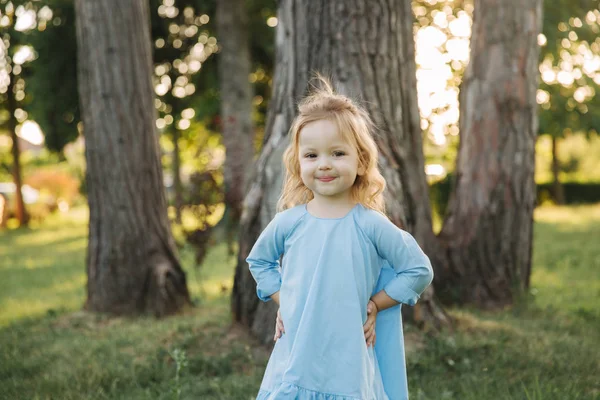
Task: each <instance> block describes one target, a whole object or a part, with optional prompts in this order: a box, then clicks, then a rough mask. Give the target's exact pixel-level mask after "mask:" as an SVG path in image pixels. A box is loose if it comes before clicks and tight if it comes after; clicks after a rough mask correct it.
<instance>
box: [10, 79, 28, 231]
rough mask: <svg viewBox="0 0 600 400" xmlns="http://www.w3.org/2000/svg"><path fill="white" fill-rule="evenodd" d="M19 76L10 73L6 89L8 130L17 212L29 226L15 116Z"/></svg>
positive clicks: (18, 218) (21, 220) (22, 224)
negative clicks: (16, 85) (10, 141)
mask: <svg viewBox="0 0 600 400" xmlns="http://www.w3.org/2000/svg"><path fill="white" fill-rule="evenodd" d="M16 79H17V77H16V76H15V75H14V74H13V73H12V71H11V72H10V73H9V83H8V88H7V91H6V99H7V100H6V103H7V111H8V131H9V132H10V138H11V140H12V147H11V152H12V157H13V168H12V175H13V182H14V183H15V212H16V216H17V220H18V221H19V226H27V224H28V223H29V215H28V214H27V209H26V208H25V201H24V200H23V191H22V188H23V178H22V172H21V149H19V137H18V136H17V118H16V117H15V111H16V109H17V99H16V97H15V95H16V93H15V83H16V82H15V81H16Z"/></svg>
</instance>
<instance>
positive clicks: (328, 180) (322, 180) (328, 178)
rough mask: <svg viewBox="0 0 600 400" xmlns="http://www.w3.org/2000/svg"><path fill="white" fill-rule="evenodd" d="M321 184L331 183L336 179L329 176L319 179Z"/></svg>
mask: <svg viewBox="0 0 600 400" xmlns="http://www.w3.org/2000/svg"><path fill="white" fill-rule="evenodd" d="M318 179H319V180H320V181H321V182H331V181H332V180H334V179H335V178H334V177H331V176H328V177H326V178H318Z"/></svg>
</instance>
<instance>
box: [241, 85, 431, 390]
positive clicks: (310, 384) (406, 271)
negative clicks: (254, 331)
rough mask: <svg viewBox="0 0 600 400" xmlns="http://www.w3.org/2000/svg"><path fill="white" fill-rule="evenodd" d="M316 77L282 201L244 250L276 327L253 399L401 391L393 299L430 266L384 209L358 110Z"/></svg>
mask: <svg viewBox="0 0 600 400" xmlns="http://www.w3.org/2000/svg"><path fill="white" fill-rule="evenodd" d="M318 79H319V80H320V81H321V86H322V88H321V89H315V90H314V91H313V93H312V94H310V95H309V96H308V97H306V98H305V99H304V100H303V101H302V102H301V103H300V105H299V114H298V116H297V117H296V119H295V120H294V122H293V124H292V128H291V130H290V135H291V136H290V137H291V143H290V145H289V147H288V148H287V150H286V152H285V154H284V157H283V159H284V163H285V166H286V169H287V173H286V179H285V184H284V188H283V194H282V196H281V198H280V200H279V210H283V211H280V212H279V213H277V215H275V217H274V219H273V220H272V221H271V222H270V223H269V225H268V226H267V227H266V228H265V230H264V231H263V232H262V234H261V235H260V237H259V238H258V240H257V241H256V243H255V245H254V247H253V248H252V250H251V252H250V254H249V255H248V258H247V259H246V261H247V262H248V264H249V266H250V271H251V273H252V275H253V277H254V279H255V280H256V283H257V294H258V297H259V298H260V299H261V300H263V301H269V300H271V299H272V300H274V301H275V302H276V303H277V304H278V305H279V313H278V315H279V318H278V323H281V324H280V325H279V329H278V330H280V331H283V327H284V326H285V331H283V332H284V334H283V335H280V334H279V333H276V337H275V339H276V340H277V341H276V343H275V347H274V349H273V353H272V354H271V358H270V359H269V363H268V365H267V369H266V371H265V375H264V378H263V381H262V385H261V388H260V391H259V393H258V397H257V400H267V399H268V400H275V399H277V400H280V399H285V400H291V399H302V400H309V399H310V400H350V399H353V400H354V399H361V400H386V399H390V400H401V399H408V390H407V385H406V371H405V360H404V344H403V336H402V317H401V314H400V306H399V304H401V303H403V304H409V305H414V304H415V303H416V302H417V300H418V299H419V295H420V294H421V293H422V292H423V290H425V288H426V287H427V286H428V285H429V284H430V283H431V280H432V279H433V272H432V269H431V264H430V262H429V259H428V258H427V256H426V255H425V254H424V253H423V252H422V251H421V249H420V248H419V246H418V244H417V243H416V241H415V240H414V239H413V237H412V236H411V235H410V234H408V233H407V232H405V231H403V230H401V229H399V228H397V227H396V226H395V225H394V224H393V223H392V222H390V221H389V219H388V218H387V217H386V216H385V214H383V213H384V200H383V194H382V193H383V191H384V189H385V180H384V178H383V177H382V176H381V174H380V172H379V170H378V166H377V158H378V155H377V147H376V144H375V141H374V140H373V137H372V131H373V125H372V123H371V120H370V118H369V116H368V114H367V112H366V111H365V110H364V109H362V108H360V107H359V106H357V105H356V104H354V103H353V102H352V101H351V100H349V99H348V98H347V97H345V96H342V95H339V94H336V93H334V92H333V90H332V89H331V86H330V85H329V83H328V82H327V81H325V80H324V79H323V78H320V77H319V78H318ZM282 255H284V257H283V259H282V262H281V265H280V258H281V256H282ZM375 321H377V331H376V332H375ZM376 337H377V341H375V338H376Z"/></svg>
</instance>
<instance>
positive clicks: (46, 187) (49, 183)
mask: <svg viewBox="0 0 600 400" xmlns="http://www.w3.org/2000/svg"><path fill="white" fill-rule="evenodd" d="M25 183H26V184H28V185H29V186H31V187H33V188H35V189H37V190H39V191H40V194H41V195H42V197H44V198H47V199H48V200H47V201H46V202H47V203H50V204H49V206H50V208H56V207H57V206H58V205H59V204H60V203H61V202H65V203H66V204H67V205H68V206H71V205H72V204H73V202H74V201H75V199H76V197H77V196H78V194H79V180H78V179H77V178H75V177H73V176H72V175H70V174H68V173H66V172H64V171H61V170H53V169H44V170H38V171H36V172H34V173H32V174H31V175H29V176H28V177H27V178H26V179H25Z"/></svg>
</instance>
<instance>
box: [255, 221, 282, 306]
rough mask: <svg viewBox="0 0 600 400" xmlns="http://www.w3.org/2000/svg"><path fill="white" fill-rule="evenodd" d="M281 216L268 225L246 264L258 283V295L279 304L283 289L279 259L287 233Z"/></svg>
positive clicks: (261, 298) (264, 299)
mask: <svg viewBox="0 0 600 400" xmlns="http://www.w3.org/2000/svg"><path fill="white" fill-rule="evenodd" d="M280 216H281V214H276V215H275V218H273V220H272V221H271V222H270V223H269V225H267V227H266V228H265V230H264V231H263V232H262V233H261V234H260V236H259V237H258V239H257V240H256V243H255V244H254V247H252V250H251V251H250V254H249V255H248V257H247V258H246V262H247V263H248V265H249V266H250V273H251V274H252V277H253V278H254V280H255V281H256V285H257V286H256V293H257V295H258V298H259V299H260V300H262V301H265V302H266V301H269V300H271V299H273V300H275V302H276V303H277V304H279V288H280V287H281V273H280V272H279V259H280V257H281V255H282V254H283V250H284V242H285V233H284V229H283V227H282V224H281V218H280Z"/></svg>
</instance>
